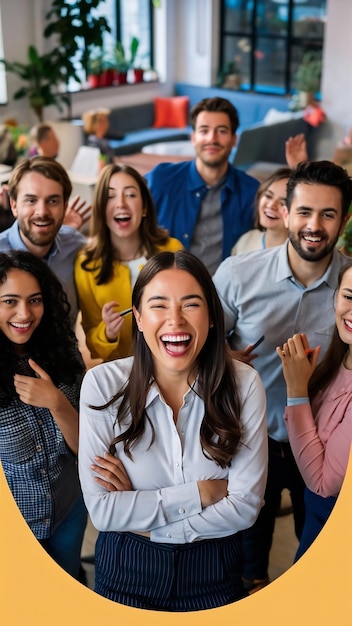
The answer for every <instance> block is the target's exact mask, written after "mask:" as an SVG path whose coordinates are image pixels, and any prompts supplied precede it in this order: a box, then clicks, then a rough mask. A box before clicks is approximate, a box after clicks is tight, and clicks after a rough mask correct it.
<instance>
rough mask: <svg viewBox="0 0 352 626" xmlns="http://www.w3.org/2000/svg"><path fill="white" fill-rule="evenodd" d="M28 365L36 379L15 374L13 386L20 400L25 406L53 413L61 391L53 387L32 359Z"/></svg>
mask: <svg viewBox="0 0 352 626" xmlns="http://www.w3.org/2000/svg"><path fill="white" fill-rule="evenodd" d="M28 363H29V365H30V367H31V368H32V370H33V371H34V372H35V373H36V375H37V377H36V378H33V377H32V376H24V375H22V374H15V376H14V384H15V389H16V392H17V393H18V395H19V397H20V400H22V402H24V403H25V404H30V405H32V406H36V407H40V408H46V409H49V410H50V411H55V410H57V408H58V403H59V401H60V396H61V391H60V390H59V389H58V388H57V387H55V385H54V383H53V381H52V380H51V378H50V376H49V375H48V374H47V373H46V372H45V371H44V370H43V369H42V368H41V367H40V366H39V365H38V364H37V363H35V361H33V359H29V360H28Z"/></svg>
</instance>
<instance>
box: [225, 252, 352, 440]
mask: <svg viewBox="0 0 352 626" xmlns="http://www.w3.org/2000/svg"><path fill="white" fill-rule="evenodd" d="M287 246H288V243H287V242H286V243H285V244H283V245H282V246H277V247H275V248H268V249H266V250H258V251H255V252H248V253H246V254H241V255H239V256H232V257H229V258H227V259H225V261H223V262H222V263H221V265H220V266H219V268H218V269H217V271H216V273H215V274H214V277H213V281H214V283H215V286H216V288H217V291H218V294H219V296H220V299H221V302H222V305H223V309H224V313H225V323H226V329H227V330H228V331H229V330H230V329H232V328H234V334H233V335H232V339H231V342H232V346H233V347H235V348H236V349H237V350H240V349H244V348H245V347H246V346H247V345H248V344H250V343H254V342H255V341H256V340H257V339H258V338H259V337H260V336H261V335H265V340H264V342H263V343H262V344H261V345H260V347H258V349H257V350H256V353H257V354H258V357H257V358H256V359H255V361H253V365H254V366H255V368H256V369H257V370H258V372H259V374H260V375H261V378H262V380H263V383H264V387H265V389H266V395H267V419H268V433H269V436H270V437H272V438H273V439H275V440H276V441H288V436H287V430H286V425H285V423H284V420H283V414H284V409H285V405H286V384H285V381H284V377H283V374H282V366H281V361H280V359H279V357H278V355H277V354H276V350H275V348H276V346H280V345H282V344H283V343H284V342H285V341H287V339H288V338H289V337H292V335H294V334H295V333H302V332H304V333H306V335H307V337H308V341H309V344H310V345H311V346H312V347H315V346H321V353H320V358H321V357H322V355H323V354H324V353H325V351H326V349H327V347H328V345H329V343H330V339H331V335H332V331H333V328H334V324H335V315H334V308H333V297H334V290H335V288H336V286H337V277H338V273H339V270H340V268H341V267H342V266H343V265H344V264H345V263H346V262H347V261H348V259H347V257H346V256H344V255H343V254H341V253H340V252H338V251H337V250H334V252H333V257H332V260H331V263H330V265H329V267H328V269H327V270H326V272H325V274H324V275H323V276H322V277H321V278H320V279H319V280H317V281H316V282H315V283H313V284H312V285H309V287H303V286H302V285H301V284H300V283H298V282H297V281H296V280H295V278H294V277H293V275H292V271H291V268H290V265H289V263H288V256H287Z"/></svg>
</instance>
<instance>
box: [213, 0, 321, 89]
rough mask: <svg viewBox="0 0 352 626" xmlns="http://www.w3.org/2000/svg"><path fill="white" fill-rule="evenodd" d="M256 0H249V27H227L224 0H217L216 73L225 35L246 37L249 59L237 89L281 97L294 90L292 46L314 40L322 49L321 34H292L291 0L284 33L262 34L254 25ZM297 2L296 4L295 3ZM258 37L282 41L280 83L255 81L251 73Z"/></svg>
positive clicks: (253, 68) (293, 7) (256, 8)
mask: <svg viewBox="0 0 352 626" xmlns="http://www.w3.org/2000/svg"><path fill="white" fill-rule="evenodd" d="M322 1H324V2H325V11H326V12H327V7H326V4H327V2H326V0H322ZM258 4H259V2H258V0H253V9H252V16H251V20H250V30H228V29H227V28H226V24H225V16H226V8H227V7H226V0H221V5H220V39H219V71H218V76H220V73H221V69H222V68H223V67H224V66H225V63H226V59H225V46H226V41H227V40H228V38H230V37H233V38H246V39H248V40H249V42H250V52H249V54H250V55H251V57H250V62H249V83H248V85H247V84H245V85H241V87H240V90H241V91H247V92H248V91H249V92H255V93H262V94H271V95H272V94H273V93H274V94H276V95H282V96H283V97H287V96H291V95H292V94H294V93H296V91H297V90H296V89H295V87H294V73H295V70H296V69H297V68H296V67H292V65H293V54H292V53H293V49H294V47H295V46H303V45H304V44H308V43H309V42H313V41H314V42H315V43H317V44H320V45H319V46H318V50H319V51H321V54H322V53H323V46H324V34H323V36H321V37H312V36H309V35H308V36H303V35H301V36H297V35H295V34H294V32H293V31H294V24H295V21H294V9H295V8H296V7H295V0H288V19H287V28H286V34H279V33H273V32H270V33H268V34H263V33H261V32H260V26H257V10H258ZM296 6H297V5H296ZM261 39H267V40H271V41H272V40H275V41H282V42H284V43H285V44H286V45H285V53H286V54H285V58H286V62H285V68H284V84H283V85H282V86H281V87H278V86H275V85H272V87H271V88H270V86H269V85H268V86H265V85H259V86H258V82H257V83H256V81H255V73H256V56H255V54H256V50H257V42H258V40H261Z"/></svg>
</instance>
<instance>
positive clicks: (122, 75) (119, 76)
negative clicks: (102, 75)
mask: <svg viewBox="0 0 352 626" xmlns="http://www.w3.org/2000/svg"><path fill="white" fill-rule="evenodd" d="M116 80H117V84H118V85H126V83H127V72H119V71H117V73H116Z"/></svg>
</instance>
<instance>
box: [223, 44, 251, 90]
mask: <svg viewBox="0 0 352 626" xmlns="http://www.w3.org/2000/svg"><path fill="white" fill-rule="evenodd" d="M251 50H252V47H251V42H250V40H249V38H248V37H232V36H228V37H225V39H224V64H223V67H222V74H223V75H224V81H225V83H226V82H228V81H227V78H226V77H227V76H228V75H230V76H231V75H233V74H234V73H236V72H238V73H239V74H240V76H241V87H242V89H243V88H246V86H247V88H248V86H249V84H250V62H251V54H250V52H251ZM230 81H231V79H230ZM228 86H229V87H230V84H229V85H228Z"/></svg>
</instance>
